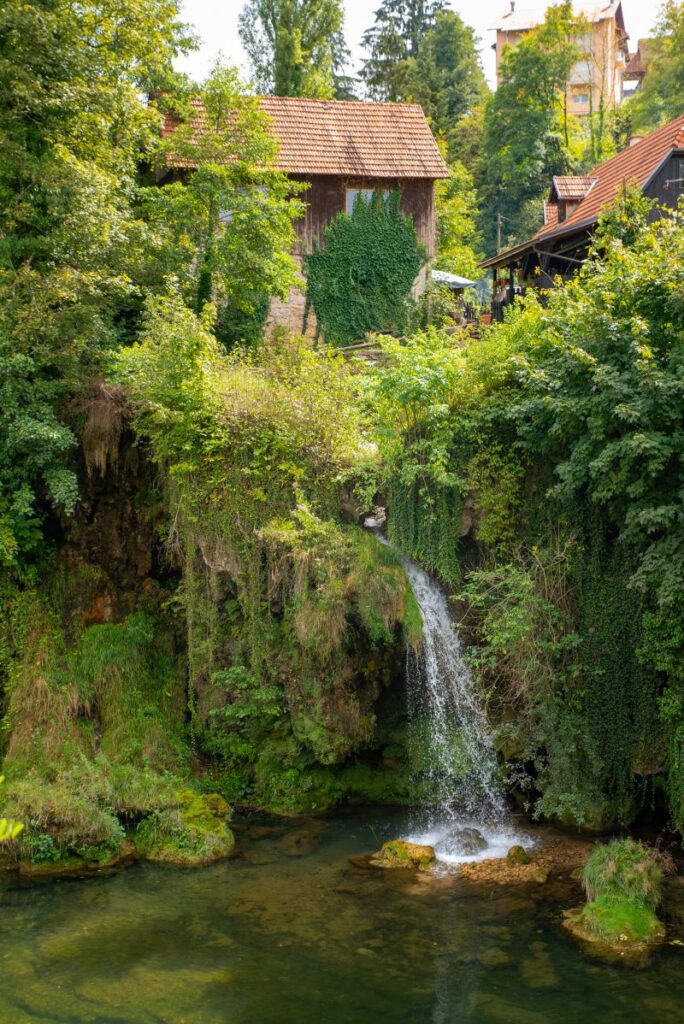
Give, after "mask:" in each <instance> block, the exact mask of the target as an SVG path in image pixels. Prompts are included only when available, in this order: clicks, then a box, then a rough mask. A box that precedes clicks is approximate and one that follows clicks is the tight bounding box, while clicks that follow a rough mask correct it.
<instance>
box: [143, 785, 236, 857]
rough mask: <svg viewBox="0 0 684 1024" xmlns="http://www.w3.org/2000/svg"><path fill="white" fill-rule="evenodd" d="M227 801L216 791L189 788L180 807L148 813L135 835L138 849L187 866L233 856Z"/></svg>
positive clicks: (179, 797)
mask: <svg viewBox="0 0 684 1024" xmlns="http://www.w3.org/2000/svg"><path fill="white" fill-rule="evenodd" d="M228 813H229V807H228V804H227V803H226V802H225V800H224V799H223V797H221V796H219V795H218V794H217V793H209V794H199V793H194V792H192V791H191V790H186V791H183V792H180V793H178V794H177V806H176V807H173V808H169V809H167V810H165V811H156V812H154V813H153V814H150V815H148V816H147V817H146V818H144V819H143V821H141V822H140V824H139V825H138V827H137V829H136V831H135V834H134V843H135V848H136V850H137V852H138V853H139V854H140V855H141V856H142V857H145V858H146V859H147V860H155V861H162V862H164V863H166V864H177V865H182V866H186V867H194V866H200V865H203V864H212V863H213V862H214V861H217V860H223V859H225V858H226V857H231V856H232V855H233V853H234V851H235V838H234V836H233V833H232V832H231V830H230V829H229V828H228V826H227V824H226V818H227V816H228Z"/></svg>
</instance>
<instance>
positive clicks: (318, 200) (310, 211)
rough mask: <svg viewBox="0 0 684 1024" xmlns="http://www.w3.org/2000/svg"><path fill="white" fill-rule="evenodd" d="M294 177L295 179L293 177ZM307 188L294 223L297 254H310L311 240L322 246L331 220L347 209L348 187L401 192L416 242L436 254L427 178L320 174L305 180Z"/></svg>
mask: <svg viewBox="0 0 684 1024" xmlns="http://www.w3.org/2000/svg"><path fill="white" fill-rule="evenodd" d="M293 177H295V176H294V175H293ZM295 180H299V181H305V182H306V184H307V186H308V187H307V188H306V190H305V191H304V192H302V193H301V195H300V199H302V201H303V202H305V203H306V204H307V208H306V213H305V214H304V217H302V219H301V220H299V221H297V223H296V224H295V228H296V231H297V238H298V244H297V246H296V252H297V253H298V254H302V253H308V252H311V251H312V249H313V244H314V240H315V241H316V242H317V243H318V244H319V245H321V244H322V242H323V237H324V232H325V228H326V227H327V225H328V224H329V223H330V221H331V220H332V219H333V217H334V216H335V215H336V214H338V213H340V212H342V211H344V210H345V208H346V190H347V189H348V188H362V189H376V188H382V189H390V190H393V189H395V188H397V186H398V187H399V188H400V189H401V209H402V212H403V213H404V214H406V215H407V216H410V217H412V218H413V223H414V224H415V228H416V233H417V235H418V239H419V241H420V243H421V244H422V245H424V246H425V248H426V249H427V252H428V256H429V257H432V256H434V253H435V203H434V188H433V182H432V181H430V180H429V179H426V178H406V179H402V180H401V181H398V180H397V179H396V178H394V179H392V178H384V179H381V178H372V179H369V178H344V177H336V176H333V175H320V176H315V177H311V178H309V179H304V178H303V177H299V176H297V177H295Z"/></svg>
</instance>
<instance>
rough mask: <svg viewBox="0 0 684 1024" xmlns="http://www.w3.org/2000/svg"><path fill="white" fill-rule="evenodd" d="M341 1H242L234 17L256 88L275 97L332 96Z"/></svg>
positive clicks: (340, 48) (341, 53)
mask: <svg viewBox="0 0 684 1024" xmlns="http://www.w3.org/2000/svg"><path fill="white" fill-rule="evenodd" d="M343 26H344V9H343V6H342V3H341V0H247V2H246V3H245V6H244V7H243V9H242V12H241V14H240V20H239V32H240V38H241V39H242V44H243V46H244V48H245V50H246V52H247V56H248V58H249V62H250V64H251V67H252V74H253V76H254V82H255V85H256V87H257V89H258V90H259V91H260V92H262V93H274V94H275V95H276V96H313V97H332V96H335V95H336V93H337V91H338V89H337V86H338V85H339V87H340V89H341V90H348V89H349V79H348V77H346V76H344V74H343V70H344V66H345V64H346V63H347V60H348V58H349V52H348V50H347V47H346V44H345V42H344V33H343Z"/></svg>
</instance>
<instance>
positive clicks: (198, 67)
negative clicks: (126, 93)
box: [178, 0, 658, 85]
mask: <svg viewBox="0 0 684 1024" xmlns="http://www.w3.org/2000/svg"><path fill="white" fill-rule="evenodd" d="M543 3H544V0H541V3H537V0H530V2H527V0H526V2H525V4H524V6H525V7H533V6H534V7H536V6H543ZM242 6H243V4H242V0H229V2H228V3H227V4H217V3H216V2H215V0H185V2H184V3H183V17H184V18H185V20H186V21H188V22H189V23H190V24H192V25H193V26H194V28H195V30H196V32H197V33H198V35H199V36H200V38H201V40H202V46H201V47H200V49H199V50H198V51H197V52H195V53H192V54H190V55H189V56H188V57H186V58H184V59H182V60H180V61H179V62H178V63H179V67H180V68H181V69H182V70H183V71H187V72H189V73H190V74H191V75H192V76H193V77H195V78H200V79H201V78H203V77H204V76H205V75H206V72H207V69H208V66H209V64H211V62H212V61H213V60H214V59H215V58H216V57H217V56H218V54H219V53H221V54H222V55H223V57H224V58H225V60H227V61H228V62H229V63H232V64H237V65H238V66H240V67H241V68H243V69H245V70H246V60H245V54H244V51H243V49H242V46H241V44H240V38H239V36H238V31H237V22H238V15H239V13H240V10H241V8H242ZM377 6H378V2H376V0H345V4H344V7H345V14H346V20H345V34H346V38H347V43H348V45H349V48H350V50H351V51H352V59H353V62H354V69H355V71H358V66H359V64H360V61H361V57H362V55H363V54H362V50H361V45H360V44H361V36H362V35H363V33H364V31H365V30H366V29H367V28H369V27H370V25H371V24H372V22H373V12H374V11H375V9H376V8H377ZM451 7H452V9H453V10H454V11H456V13H457V14H460V16H461V17H462V18H463V20H464V22H465V23H466V24H467V25H471V26H472V27H473V28H474V29H475V31H476V33H477V35H479V36H480V39H481V54H482V62H483V66H484V70H485V74H486V76H487V79H488V81H489V83H490V85H493V84H494V51H493V50H492V49H491V44H492V43H493V41H494V33H493V32H489V31H488V29H489V27H490V25H491V24H492V22H493V21H494V20H495V19H496V18H498V17H499V16H500V15H501V14H503V13H504V12H505V11H506V10H507V8H508V0H466V2H464V0H460V2H452V4H451ZM622 9H623V12H624V15H625V21H626V24H627V31H628V32H629V35H630V50H634V49H636V43H637V40H638V39H639V38H643V37H644V36H647V35H649V34H650V33H651V31H652V28H653V23H654V21H655V18H656V14H657V10H658V4H656V3H653V4H651V3H644V0H622Z"/></svg>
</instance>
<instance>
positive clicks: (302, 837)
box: [277, 828, 322, 857]
mask: <svg viewBox="0 0 684 1024" xmlns="http://www.w3.org/2000/svg"><path fill="white" fill-rule="evenodd" d="M321 839H322V832H321V830H320V829H313V828H300V829H297V831H296V832H288V833H286V835H284V836H283V837H282V839H279V840H278V843H277V846H278V849H279V851H280V852H281V853H284V854H285V856H286V857H308V855H309V854H310V853H313V852H314V850H316V849H317V848H318V847H319V846H320V843H321Z"/></svg>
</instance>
